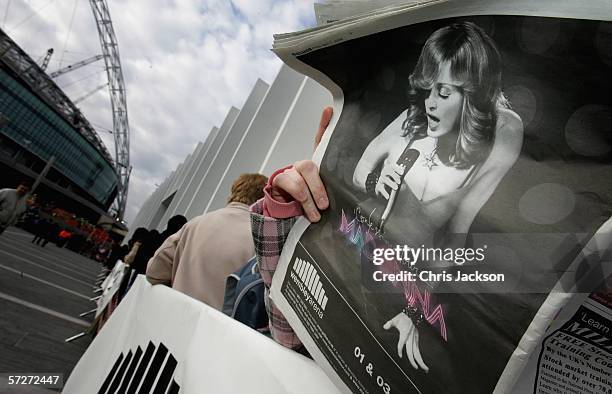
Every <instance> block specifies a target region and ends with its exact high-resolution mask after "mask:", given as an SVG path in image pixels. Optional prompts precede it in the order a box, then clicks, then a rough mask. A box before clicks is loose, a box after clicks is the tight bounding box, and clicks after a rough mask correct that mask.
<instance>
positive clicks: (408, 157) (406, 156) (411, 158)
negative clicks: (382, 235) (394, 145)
mask: <svg viewBox="0 0 612 394" xmlns="http://www.w3.org/2000/svg"><path fill="white" fill-rule="evenodd" d="M420 155H421V154H420V153H419V151H418V150H416V149H413V148H409V147H408V146H407V147H406V149H404V151H403V152H402V154H401V156H400V157H399V159H397V164H398V165H400V166H402V167H404V173H403V174H402V175H401V176H400V184H399V185H398V188H397V190H391V194H390V195H389V200H387V206H386V207H385V210H384V212H383V214H382V216H381V217H380V228H382V227H383V226H384V225H385V221H386V220H387V218H388V217H389V213H391V209H392V208H393V204H395V199H396V197H397V192H399V189H400V186H401V184H402V182H403V181H404V177H405V176H406V174H407V173H408V171H410V169H411V168H412V166H413V165H414V163H415V162H416V161H417V159H418V158H419V156H420Z"/></svg>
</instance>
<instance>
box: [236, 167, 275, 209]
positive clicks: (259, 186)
mask: <svg viewBox="0 0 612 394" xmlns="http://www.w3.org/2000/svg"><path fill="white" fill-rule="evenodd" d="M266 182H268V177H266V176H265V175H261V174H242V175H240V176H239V177H238V179H236V180H235V181H234V184H233V185H232V192H231V194H230V196H229V198H228V199H227V202H228V203H230V202H241V203H243V204H247V205H251V204H253V203H254V202H255V201H257V200H259V199H260V198H262V197H263V196H264V193H263V188H264V186H266Z"/></svg>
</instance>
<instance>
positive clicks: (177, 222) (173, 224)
mask: <svg viewBox="0 0 612 394" xmlns="http://www.w3.org/2000/svg"><path fill="white" fill-rule="evenodd" d="M185 223H187V218H186V217H185V216H183V215H174V216H172V217H171V218H170V219H168V224H167V225H166V229H165V230H164V231H163V232H162V233H161V242H164V241H165V240H166V238H168V237H169V236H171V235H172V234H174V233H176V232H178V231H179V230H180V229H181V228H182V227H183V226H184V225H185ZM161 242H160V245H161Z"/></svg>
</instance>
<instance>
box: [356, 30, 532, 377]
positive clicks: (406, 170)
mask: <svg viewBox="0 0 612 394" xmlns="http://www.w3.org/2000/svg"><path fill="white" fill-rule="evenodd" d="M501 80H502V59H501V55H500V52H499V51H498V49H497V47H496V45H495V42H493V40H492V39H491V38H490V37H489V36H488V35H487V34H486V33H485V32H484V31H483V30H482V29H481V28H480V27H478V26H477V25H475V24H473V23H470V22H462V23H455V24H452V25H450V26H446V27H443V28H441V29H439V30H437V31H435V32H434V33H433V34H432V35H431V36H430V37H429V38H428V40H427V41H426V43H425V45H424V47H423V49H422V51H421V54H420V57H419V59H418V61H417V63H416V66H415V69H414V72H413V73H412V74H411V75H410V77H409V102H408V108H407V109H406V110H404V111H403V112H402V113H400V114H399V115H398V116H397V117H396V118H395V120H393V121H392V122H391V123H390V124H389V125H388V126H387V127H386V128H385V129H384V130H383V131H382V132H381V133H380V134H379V135H378V136H376V137H375V138H374V139H373V140H372V141H371V142H370V143H369V145H368V146H367V148H366V149H365V151H364V152H363V155H362V156H361V159H360V160H359V162H358V163H357V166H356V168H355V171H354V174H353V183H354V186H356V187H357V188H358V189H359V190H361V191H362V192H366V193H367V194H368V195H369V196H371V197H372V198H375V199H377V200H380V201H381V202H382V207H383V208H384V212H381V214H382V215H381V216H380V217H379V220H380V226H381V227H383V226H384V232H385V234H392V235H391V237H390V238H389V239H387V240H388V241H390V242H391V243H394V244H406V245H409V246H415V245H416V246H420V245H422V244H427V243H429V242H430V241H431V239H432V238H433V235H434V233H436V232H439V231H440V230H443V232H444V234H449V235H450V234H454V235H455V236H450V237H448V238H447V241H446V242H447V243H446V244H445V245H440V244H438V245H436V246H444V247H461V246H463V245H460V243H462V242H463V243H464V242H465V234H467V233H468V231H469V228H470V226H471V224H472V222H473V221H474V218H475V216H476V215H477V214H478V212H479V210H480V209H481V208H482V206H483V205H484V204H485V203H486V202H487V200H488V199H489V197H491V195H492V194H493V192H494V191H495V188H496V187H497V185H498V184H499V183H500V181H501V180H502V178H503V177H504V175H505V174H506V173H507V172H508V170H509V169H510V168H511V167H512V166H513V165H514V163H515V162H516V160H517V158H518V156H519V153H520V151H521V147H522V143H523V124H522V121H521V118H520V117H519V116H518V115H517V114H516V113H515V112H514V111H513V110H512V109H511V103H509V102H508V100H507V99H506V97H505V96H504V93H503V91H502V86H501ZM381 210H382V209H381ZM365 214H366V215H367V212H366V213H365ZM451 239H452V241H451ZM443 243H444V241H443ZM448 243H451V244H452V245H449V244H448ZM409 315H410V313H405V311H398V314H397V315H396V316H395V317H393V318H392V319H391V320H389V321H388V322H387V323H385V325H384V328H385V329H390V328H391V327H394V328H395V329H397V330H398V333H399V340H398V344H397V350H398V354H399V356H400V357H401V356H402V350H403V348H404V347H405V349H406V353H407V357H408V359H409V360H410V362H411V364H412V365H413V367H415V368H417V367H420V368H421V369H423V370H425V371H427V370H428V367H427V366H426V365H425V363H424V362H423V359H422V357H421V353H420V350H419V333H418V329H417V328H416V327H415V322H414V321H413V320H414V319H415V317H414V316H412V319H411V317H409Z"/></svg>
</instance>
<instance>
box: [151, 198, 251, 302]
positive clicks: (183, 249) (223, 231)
mask: <svg viewBox="0 0 612 394" xmlns="http://www.w3.org/2000/svg"><path fill="white" fill-rule="evenodd" d="M254 254H255V250H254V246H253V238H252V236H251V222H250V214H249V207H248V206H247V205H246V204H242V203H237V202H233V203H230V204H228V205H227V206H226V207H225V208H221V209H219V210H217V211H213V212H210V213H207V214H205V215H202V216H198V217H196V218H194V219H192V220H190V221H189V222H187V223H186V224H185V225H184V226H183V228H182V229H181V230H180V231H179V232H178V233H176V234H174V235H171V236H170V237H168V239H166V241H165V242H164V243H163V244H162V246H160V248H159V249H158V250H157V251H156V252H155V255H154V256H153V257H152V258H151V259H150V260H149V264H148V266H147V279H148V280H149V282H151V283H153V284H159V283H161V284H165V285H168V286H172V288H174V289H176V290H178V291H180V292H182V293H185V294H187V295H189V296H191V297H193V298H196V299H198V300H200V301H202V302H205V303H207V304H208V305H210V306H212V307H213V308H216V309H219V310H220V309H221V308H222V306H223V296H224V293H225V280H226V278H227V277H228V276H229V275H230V274H232V273H233V272H234V271H236V270H237V269H238V268H240V267H242V266H243V265H244V264H245V263H246V262H247V261H248V260H249V259H250V258H251V257H253V255H254Z"/></svg>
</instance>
